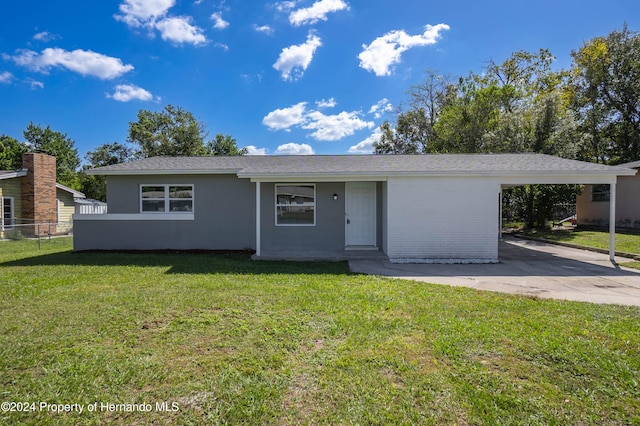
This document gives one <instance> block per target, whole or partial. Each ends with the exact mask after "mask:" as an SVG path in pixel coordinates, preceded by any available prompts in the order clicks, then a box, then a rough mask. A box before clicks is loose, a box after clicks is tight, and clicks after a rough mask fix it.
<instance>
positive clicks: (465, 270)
mask: <svg viewBox="0 0 640 426" xmlns="http://www.w3.org/2000/svg"><path fill="white" fill-rule="evenodd" d="M499 253H500V255H499V256H500V263H498V264H484V265H483V264H481V265H477V264H471V265H440V264H436V265H434V264H392V263H390V262H389V261H388V260H350V261H349V268H350V269H351V271H352V272H359V273H364V274H370V275H381V276H387V277H394V278H405V279H411V280H417V281H424V282H429V283H435V284H448V285H453V286H464V287H471V288H475V289H478V290H489V291H499V292H505V293H514V294H523V295H531V296H537V297H543V298H551V299H564V300H576V301H582V302H591V303H613V304H620V305H634V306H640V271H638V270H634V269H629V268H622V267H619V266H617V265H613V264H612V263H611V262H610V261H609V256H608V255H605V254H600V253H595V252H591V251H586V250H578V249H573V248H567V247H561V246H557V245H552V244H544V243H540V242H535V241H527V240H519V239H516V238H511V237H506V238H505V239H504V240H503V241H501V242H500V247H499ZM616 261H617V262H618V263H620V262H625V261H628V259H624V258H617V259H616Z"/></svg>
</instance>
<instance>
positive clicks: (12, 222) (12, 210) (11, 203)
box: [0, 197, 16, 231]
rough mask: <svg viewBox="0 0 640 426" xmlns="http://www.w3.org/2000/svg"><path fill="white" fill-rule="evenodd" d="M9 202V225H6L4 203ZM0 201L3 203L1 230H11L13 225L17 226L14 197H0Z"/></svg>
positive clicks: (0, 214) (0, 219) (0, 211)
mask: <svg viewBox="0 0 640 426" xmlns="http://www.w3.org/2000/svg"><path fill="white" fill-rule="evenodd" d="M5 200H9V209H10V212H9V215H10V217H9V218H8V219H9V224H8V225H7V224H5V220H7V218H6V217H5V215H4V201H5ZM0 201H1V202H2V210H0V230H3V231H4V230H5V229H11V228H12V227H13V225H15V215H16V204H15V199H14V197H0Z"/></svg>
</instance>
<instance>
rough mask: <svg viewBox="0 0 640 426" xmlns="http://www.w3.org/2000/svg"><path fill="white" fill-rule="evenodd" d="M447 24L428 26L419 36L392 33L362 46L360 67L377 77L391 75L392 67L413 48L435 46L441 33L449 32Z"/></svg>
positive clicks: (397, 31) (359, 56)
mask: <svg viewBox="0 0 640 426" xmlns="http://www.w3.org/2000/svg"><path fill="white" fill-rule="evenodd" d="M448 29H449V26H448V25H447V24H438V25H434V26H432V25H426V26H425V31H424V33H422V34H418V35H414V36H412V35H409V34H407V33H406V32H404V31H402V30H395V31H391V32H389V33H387V34H385V35H383V36H382V37H378V38H377V39H375V40H374V41H372V42H371V44H369V45H368V46H367V45H362V48H363V50H362V52H361V53H360V54H359V55H358V58H359V59H360V67H361V68H364V69H365V70H367V71H373V72H374V73H375V74H376V75H377V76H384V75H391V69H390V68H391V66H392V65H393V64H397V63H399V62H400V56H401V55H402V53H404V52H406V51H407V50H409V49H410V48H412V47H416V46H427V45H431V44H435V43H436V42H437V41H438V39H439V38H440V32H441V31H445V30H448Z"/></svg>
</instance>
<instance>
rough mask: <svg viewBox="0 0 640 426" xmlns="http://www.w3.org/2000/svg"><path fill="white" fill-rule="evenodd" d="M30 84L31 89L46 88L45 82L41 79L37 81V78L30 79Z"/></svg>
mask: <svg viewBox="0 0 640 426" xmlns="http://www.w3.org/2000/svg"><path fill="white" fill-rule="evenodd" d="M29 85H30V86H31V89H33V90H35V89H44V83H43V82H41V81H36V80H31V81H29Z"/></svg>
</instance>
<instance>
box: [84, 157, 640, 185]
mask: <svg viewBox="0 0 640 426" xmlns="http://www.w3.org/2000/svg"><path fill="white" fill-rule="evenodd" d="M87 172H88V173H90V174H96V175H141V174H144V175H148V174H174V175H175V174H230V173H232V174H237V175H238V176H239V177H244V178H256V179H259V178H277V177H284V176H287V177H305V176H324V177H331V176H378V175H382V176H428V175H485V176H489V175H498V176H499V175H547V174H554V175H576V174H580V175H585V174H586V175H607V176H617V175H633V174H635V173H636V170H633V169H629V168H625V167H621V166H616V167H613V166H605V165H602V164H595V163H587V162H584V161H576V160H568V159H565V158H560V157H554V156H551V155H545V154H533V153H527V154H427V155H310V156H276V155H273V156H272V155H266V156H235V157H225V156H210V157H152V158H145V159H141V160H137V161H131V162H128V163H121V164H114V165H111V166H105V167H98V168H95V169H91V170H88V171H87Z"/></svg>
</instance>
